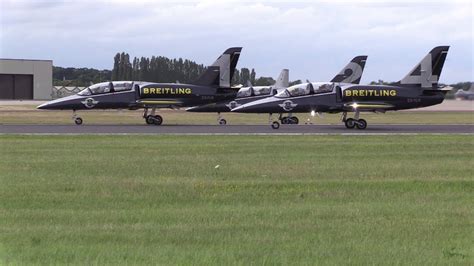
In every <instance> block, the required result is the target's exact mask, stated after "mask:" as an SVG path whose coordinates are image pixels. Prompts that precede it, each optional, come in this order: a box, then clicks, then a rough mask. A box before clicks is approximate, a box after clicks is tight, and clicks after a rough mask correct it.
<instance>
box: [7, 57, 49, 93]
mask: <svg viewBox="0 0 474 266" xmlns="http://www.w3.org/2000/svg"><path fill="white" fill-rule="evenodd" d="M52 87H53V61H52V60H28V59H1V58H0V99H1V100H4V99H12V100H13V99H21V100H23V99H25V100H28V99H29V100H32V99H34V100H49V99H51V89H52Z"/></svg>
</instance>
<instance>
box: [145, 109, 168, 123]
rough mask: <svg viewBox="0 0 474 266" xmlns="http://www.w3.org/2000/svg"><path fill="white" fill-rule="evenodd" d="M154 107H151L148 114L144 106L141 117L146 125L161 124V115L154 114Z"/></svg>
mask: <svg viewBox="0 0 474 266" xmlns="http://www.w3.org/2000/svg"><path fill="white" fill-rule="evenodd" d="M155 111H156V108H152V109H151V112H150V114H148V108H145V111H144V112H143V118H145V122H146V123H147V124H148V125H157V126H159V125H161V124H162V123H163V117H161V115H156V114H155Z"/></svg>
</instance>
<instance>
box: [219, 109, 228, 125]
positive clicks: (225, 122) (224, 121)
mask: <svg viewBox="0 0 474 266" xmlns="http://www.w3.org/2000/svg"><path fill="white" fill-rule="evenodd" d="M217 123H219V125H221V126H224V125H226V124H227V121H226V120H225V119H224V118H222V116H221V113H220V112H219V113H217Z"/></svg>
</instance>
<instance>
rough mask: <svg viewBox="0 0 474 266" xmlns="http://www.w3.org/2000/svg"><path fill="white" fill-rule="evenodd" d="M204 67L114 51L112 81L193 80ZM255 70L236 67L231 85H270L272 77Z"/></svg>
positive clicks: (180, 61) (187, 62) (183, 61)
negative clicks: (259, 74)
mask: <svg viewBox="0 0 474 266" xmlns="http://www.w3.org/2000/svg"><path fill="white" fill-rule="evenodd" d="M205 70H206V67H205V66H204V65H203V64H198V63H196V62H194V61H191V60H188V59H182V58H178V59H176V58H174V59H170V58H167V57H164V56H152V57H151V58H149V57H140V58H137V57H134V58H133V59H132V60H131V59H130V55H129V54H128V53H125V52H122V53H117V54H116V55H115V56H114V67H113V69H112V80H137V81H150V82H180V83H192V82H193V81H195V80H197V79H198V77H199V75H201V74H202V73H203V72H204V71H205ZM256 76H257V73H256V72H255V69H253V68H252V69H249V68H245V67H244V68H241V69H240V70H239V69H236V70H235V72H234V75H233V77H232V81H231V84H232V85H238V84H242V85H246V84H247V81H250V82H251V83H252V85H255V86H265V85H272V84H274V83H275V80H274V79H273V78H271V77H259V78H256Z"/></svg>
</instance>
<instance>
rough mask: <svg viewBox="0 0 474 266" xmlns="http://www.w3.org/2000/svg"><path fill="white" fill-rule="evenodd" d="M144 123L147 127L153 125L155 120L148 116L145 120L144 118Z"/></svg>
mask: <svg viewBox="0 0 474 266" xmlns="http://www.w3.org/2000/svg"><path fill="white" fill-rule="evenodd" d="M145 122H146V123H147V125H153V124H154V123H155V119H154V117H153V116H151V115H148V116H147V117H146V118H145Z"/></svg>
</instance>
